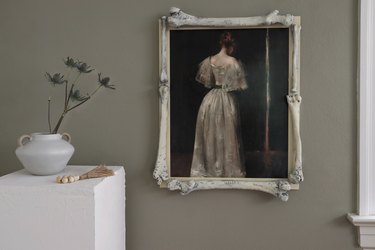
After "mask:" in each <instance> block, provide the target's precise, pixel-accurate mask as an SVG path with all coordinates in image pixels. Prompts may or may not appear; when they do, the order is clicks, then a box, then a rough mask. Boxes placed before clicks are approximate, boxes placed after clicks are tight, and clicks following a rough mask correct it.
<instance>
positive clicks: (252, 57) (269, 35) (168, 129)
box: [153, 8, 303, 201]
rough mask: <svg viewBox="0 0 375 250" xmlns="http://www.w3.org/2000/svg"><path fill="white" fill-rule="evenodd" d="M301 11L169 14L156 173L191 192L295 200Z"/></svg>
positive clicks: (163, 32) (163, 22)
mask: <svg viewBox="0 0 375 250" xmlns="http://www.w3.org/2000/svg"><path fill="white" fill-rule="evenodd" d="M300 30H301V25H300V17H297V16H292V15H279V13H278V11H273V12H271V13H270V14H268V15H265V16H255V17H242V18H201V17H195V16H192V15H189V14H186V13H184V12H183V11H181V10H180V9H178V8H171V11H170V16H168V17H166V16H163V17H162V18H161V19H160V82H159V94H160V139H159V150H158V159H157V162H156V166H155V170H154V174H153V175H154V178H155V179H156V180H157V182H158V184H159V185H160V186H161V187H166V188H169V189H170V190H180V191H181V193H182V194H188V193H190V192H191V191H194V190H202V189H250V190H258V191H264V192H267V193H270V194H273V195H275V196H276V197H279V198H281V199H282V200H283V201H286V200H288V197H289V196H288V195H289V191H290V190H293V189H295V190H296V189H298V188H299V183H300V182H301V181H303V173H302V159H301V158H302V157H301V156H302V152H301V150H302V147H301V138H300V131H299V124H300V105H301V96H300V70H299V69H300V56H299V54H300Z"/></svg>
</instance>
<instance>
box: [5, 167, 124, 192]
mask: <svg viewBox="0 0 375 250" xmlns="http://www.w3.org/2000/svg"><path fill="white" fill-rule="evenodd" d="M95 167H96V166H67V167H66V169H65V170H64V171H62V172H61V173H58V174H56V175H49V176H36V175H32V174H30V173H29V172H28V171H27V170H26V169H23V170H19V171H17V172H14V173H11V174H8V175H4V176H2V177H0V189H2V188H17V187H19V188H25V187H27V188H43V189H46V188H53V189H55V188H58V189H61V190H71V189H76V190H93V188H94V187H95V186H97V185H99V184H100V183H101V182H103V181H104V180H105V179H106V178H111V176H110V177H104V178H93V179H88V180H82V181H77V182H74V183H67V184H59V183H56V177H57V176H59V175H60V176H63V175H82V174H84V173H86V172H88V171H90V170H92V169H94V168H95ZM107 167H108V168H110V169H112V170H113V171H114V172H115V175H116V173H117V174H118V173H119V171H123V167H121V166H107Z"/></svg>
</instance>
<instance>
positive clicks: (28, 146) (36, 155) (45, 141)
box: [16, 133, 74, 175]
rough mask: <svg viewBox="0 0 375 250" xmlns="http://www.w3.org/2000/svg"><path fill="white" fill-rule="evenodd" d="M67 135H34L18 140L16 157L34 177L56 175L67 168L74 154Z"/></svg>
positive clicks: (24, 136)
mask: <svg viewBox="0 0 375 250" xmlns="http://www.w3.org/2000/svg"><path fill="white" fill-rule="evenodd" d="M70 140H71V137H70V135H69V134H67V133H63V134H49V133H33V134H31V135H23V136H21V137H20V138H19V139H18V145H19V147H18V148H17V149H16V155H17V157H18V159H19V160H20V162H21V163H22V165H23V167H24V168H25V169H26V170H27V171H29V172H30V173H31V174H34V175H54V174H57V173H59V172H61V171H62V170H64V168H65V167H66V165H67V164H68V162H69V160H70V158H71V157H72V155H73V153H74V147H73V146H72V145H71V144H70Z"/></svg>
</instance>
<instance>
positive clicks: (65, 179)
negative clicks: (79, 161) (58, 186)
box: [61, 176, 68, 184]
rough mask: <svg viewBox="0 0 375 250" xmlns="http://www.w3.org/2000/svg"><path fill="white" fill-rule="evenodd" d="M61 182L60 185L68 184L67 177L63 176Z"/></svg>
mask: <svg viewBox="0 0 375 250" xmlns="http://www.w3.org/2000/svg"><path fill="white" fill-rule="evenodd" d="M61 182H62V183H64V184H65V183H68V177H67V176H64V177H63V178H62V179H61Z"/></svg>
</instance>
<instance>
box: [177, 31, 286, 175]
mask: <svg viewBox="0 0 375 250" xmlns="http://www.w3.org/2000/svg"><path fill="white" fill-rule="evenodd" d="M223 31H224V30H222V29H219V30H172V31H171V32H170V78H171V95H170V98H171V106H170V113H171V121H170V128H171V176H173V177H188V176H190V167H191V161H192V152H193V148H194V137H195V123H196V116H197V112H198V109H199V106H200V104H201V101H202V99H203V97H204V96H205V95H206V93H207V92H208V91H209V89H206V88H205V87H204V86H203V85H202V84H200V83H198V82H197V81H195V75H196V72H197V69H198V65H199V63H200V62H201V61H202V60H204V59H205V58H206V57H208V56H210V55H214V54H216V53H218V52H219V50H220V45H219V41H220V35H221V33H222V32H223ZM228 31H230V32H231V33H232V35H233V37H234V39H235V41H236V49H235V51H234V53H233V54H232V56H234V57H235V58H237V59H238V60H240V61H241V62H242V64H243V66H244V69H245V73H246V78H247V83H248V89H246V90H245V91H242V92H237V93H236V95H237V100H238V102H239V107H240V118H241V121H240V124H241V134H242V142H243V147H244V151H245V152H244V153H245V165H246V174H247V177H252V178H286V177H287V174H288V107H287V103H286V99H285V95H286V94H287V93H288V70H289V69H288V67H289V66H288V65H289V62H288V60H289V40H288V39H289V30H288V29H286V28H272V29H269V64H270V75H269V82H270V85H269V86H270V96H269V97H270V98H271V101H270V106H269V130H268V131H269V150H266V149H265V141H266V139H265V138H266V128H265V125H266V107H267V105H266V103H267V102H266V100H267V91H266V61H265V60H266V59H265V58H266V56H265V55H266V33H267V29H231V30H228Z"/></svg>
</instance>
